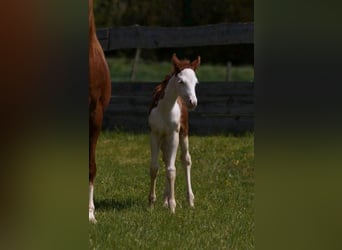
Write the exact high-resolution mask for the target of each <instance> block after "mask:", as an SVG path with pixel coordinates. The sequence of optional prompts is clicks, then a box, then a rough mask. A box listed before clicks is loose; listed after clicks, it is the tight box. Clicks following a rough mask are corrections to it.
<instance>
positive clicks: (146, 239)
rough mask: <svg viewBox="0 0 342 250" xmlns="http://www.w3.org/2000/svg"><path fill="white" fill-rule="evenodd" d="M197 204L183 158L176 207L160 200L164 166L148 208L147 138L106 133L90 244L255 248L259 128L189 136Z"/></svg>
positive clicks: (100, 144)
mask: <svg viewBox="0 0 342 250" xmlns="http://www.w3.org/2000/svg"><path fill="white" fill-rule="evenodd" d="M190 153H191V155H192V161H193V165H192V186H193V191H194V194H195V208H194V209H191V208H189V206H188V204H187V202H186V196H185V194H186V186H185V174H184V171H183V169H182V167H181V165H180V161H179V154H178V157H177V162H176V167H177V179H176V201H177V208H176V214H174V215H172V214H170V212H169V210H167V209H165V208H163V207H162V196H163V190H164V183H165V168H164V166H163V164H161V169H160V171H159V175H158V179H157V202H156V206H155V208H154V209H150V208H149V207H148V192H149V182H150V178H149V162H150V151H149V137H148V135H147V134H131V133H123V132H118V131H116V132H104V133H102V134H101V136H100V138H99V142H98V148H97V165H98V173H97V178H96V180H95V183H96V185H95V206H96V218H97V220H98V223H97V224H96V225H92V224H89V248H90V249H254V246H255V238H254V227H255V225H254V205H253V204H254V135H253V134H246V135H240V136H228V135H227V136H226V135H217V136H190Z"/></svg>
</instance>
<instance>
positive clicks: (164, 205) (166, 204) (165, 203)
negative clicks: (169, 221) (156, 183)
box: [163, 200, 169, 208]
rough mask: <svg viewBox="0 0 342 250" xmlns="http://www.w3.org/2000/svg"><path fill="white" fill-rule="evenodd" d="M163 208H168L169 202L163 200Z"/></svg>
mask: <svg viewBox="0 0 342 250" xmlns="http://www.w3.org/2000/svg"><path fill="white" fill-rule="evenodd" d="M163 207H165V208H169V202H168V201H167V200H164V203H163Z"/></svg>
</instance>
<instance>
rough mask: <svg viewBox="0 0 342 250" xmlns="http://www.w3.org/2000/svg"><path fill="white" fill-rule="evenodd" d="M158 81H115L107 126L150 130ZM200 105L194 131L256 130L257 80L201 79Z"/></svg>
mask: <svg viewBox="0 0 342 250" xmlns="http://www.w3.org/2000/svg"><path fill="white" fill-rule="evenodd" d="M156 85H157V83H127V82H123V83H112V98H111V102H110V105H109V107H108V109H107V111H106V112H105V117H104V122H103V128H104V129H110V130H111V129H113V128H119V129H121V130H124V131H125V130H126V131H134V132H144V133H147V132H148V122H147V117H148V109H149V106H150V103H151V100H152V99H151V98H152V93H153V90H154V87H155V86H156ZM196 93H197V98H198V106H197V108H196V109H195V110H194V111H192V112H190V134H215V133H240V132H245V131H253V127H254V119H253V117H254V84H253V82H229V83H225V82H201V83H200V84H199V85H197V87H196Z"/></svg>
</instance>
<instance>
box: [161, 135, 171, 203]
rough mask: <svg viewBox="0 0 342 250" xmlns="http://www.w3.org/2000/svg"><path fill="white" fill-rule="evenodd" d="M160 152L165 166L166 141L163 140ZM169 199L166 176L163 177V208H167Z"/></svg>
mask: <svg viewBox="0 0 342 250" xmlns="http://www.w3.org/2000/svg"><path fill="white" fill-rule="evenodd" d="M161 150H162V153H163V162H164V164H165V166H166V162H167V157H168V156H167V145H166V141H165V140H164V142H163V143H162V145H161ZM169 197H170V186H169V181H168V178H167V175H166V176H165V190H164V203H163V206H164V207H166V208H167V207H169Z"/></svg>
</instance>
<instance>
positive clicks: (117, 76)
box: [107, 58, 254, 82]
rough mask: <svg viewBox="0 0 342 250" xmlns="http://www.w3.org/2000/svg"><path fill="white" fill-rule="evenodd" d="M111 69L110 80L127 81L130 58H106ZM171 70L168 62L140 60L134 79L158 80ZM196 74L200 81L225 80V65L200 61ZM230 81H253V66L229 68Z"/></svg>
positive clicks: (128, 78)
mask: <svg viewBox="0 0 342 250" xmlns="http://www.w3.org/2000/svg"><path fill="white" fill-rule="evenodd" d="M107 61H108V65H109V68H110V71H111V79H112V81H129V80H130V75H131V70H132V59H127V58H107ZM171 70H172V65H171V61H170V62H148V61H144V60H140V61H139V63H138V65H137V73H136V81H147V82H148V81H152V82H160V81H162V80H163V79H164V77H165V75H167V74H169V73H170V72H171ZM197 76H198V79H199V81H200V82H205V81H225V79H226V66H225V65H210V64H206V63H205V62H202V64H201V66H200V67H199V68H198V70H197ZM231 79H232V81H253V80H254V68H253V66H239V67H234V66H233V67H232V69H231Z"/></svg>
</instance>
